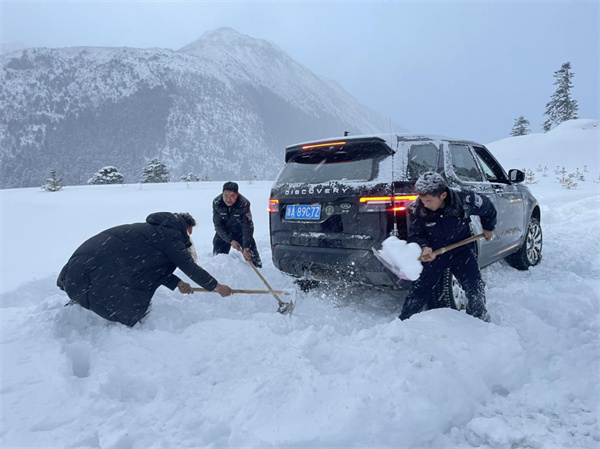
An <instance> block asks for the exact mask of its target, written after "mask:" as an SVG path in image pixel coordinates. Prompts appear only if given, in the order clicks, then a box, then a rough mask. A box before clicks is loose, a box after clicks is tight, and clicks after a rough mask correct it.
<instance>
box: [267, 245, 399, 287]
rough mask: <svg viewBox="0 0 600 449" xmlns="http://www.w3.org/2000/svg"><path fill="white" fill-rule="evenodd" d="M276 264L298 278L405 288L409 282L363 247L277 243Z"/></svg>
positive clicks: (283, 270)
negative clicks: (398, 276)
mask: <svg viewBox="0 0 600 449" xmlns="http://www.w3.org/2000/svg"><path fill="white" fill-rule="evenodd" d="M273 264H274V265H275V266H276V267H277V268H278V269H279V270H280V271H282V272H284V273H287V274H289V275H291V276H294V277H297V278H305V279H314V280H319V281H339V282H355V283H360V284H366V285H372V286H375V287H382V288H394V289H402V290H404V289H406V288H407V287H408V285H410V283H408V282H406V281H403V280H400V279H398V278H397V277H396V276H395V275H393V274H391V273H390V272H389V271H388V270H386V269H385V267H383V265H381V263H380V262H379V261H378V260H377V259H376V258H375V256H374V255H373V253H372V252H371V251H367V250H362V249H346V248H319V247H309V246H303V247H300V246H293V245H275V247H274V248H273Z"/></svg>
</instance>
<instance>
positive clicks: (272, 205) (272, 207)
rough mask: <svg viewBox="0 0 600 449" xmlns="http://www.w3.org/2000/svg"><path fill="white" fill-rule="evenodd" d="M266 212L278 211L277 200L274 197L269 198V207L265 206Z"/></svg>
mask: <svg viewBox="0 0 600 449" xmlns="http://www.w3.org/2000/svg"><path fill="white" fill-rule="evenodd" d="M267 211H268V212H279V200H276V199H274V198H270V199H269V207H267Z"/></svg>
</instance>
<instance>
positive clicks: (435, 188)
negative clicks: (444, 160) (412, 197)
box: [415, 171, 447, 196]
mask: <svg viewBox="0 0 600 449" xmlns="http://www.w3.org/2000/svg"><path fill="white" fill-rule="evenodd" d="M415 187H416V189H417V192H418V193H419V195H433V196H440V195H441V194H442V193H443V192H445V191H446V187H447V184H446V181H444V178H442V175H440V174H439V173H436V172H433V171H428V172H425V173H423V174H422V175H421V176H419V179H417V182H416V184H415Z"/></svg>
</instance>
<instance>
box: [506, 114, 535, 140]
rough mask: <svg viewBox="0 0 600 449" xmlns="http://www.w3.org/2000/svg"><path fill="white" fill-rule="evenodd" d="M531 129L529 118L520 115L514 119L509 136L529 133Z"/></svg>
mask: <svg viewBox="0 0 600 449" xmlns="http://www.w3.org/2000/svg"><path fill="white" fill-rule="evenodd" d="M530 132H531V130H530V129H529V120H527V119H526V118H525V117H523V116H522V115H521V116H519V118H516V119H515V124H514V125H513V128H512V131H511V132H510V135H511V136H524V135H526V134H529V133H530Z"/></svg>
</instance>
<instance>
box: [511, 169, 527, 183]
mask: <svg viewBox="0 0 600 449" xmlns="http://www.w3.org/2000/svg"><path fill="white" fill-rule="evenodd" d="M508 179H510V182H512V183H513V184H519V183H521V182H523V181H525V172H524V171H523V170H518V169H516V168H513V169H510V170H509V171H508Z"/></svg>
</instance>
